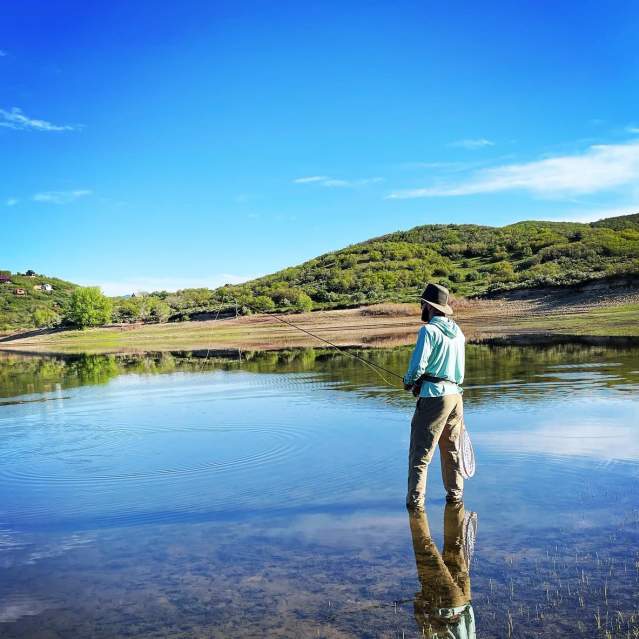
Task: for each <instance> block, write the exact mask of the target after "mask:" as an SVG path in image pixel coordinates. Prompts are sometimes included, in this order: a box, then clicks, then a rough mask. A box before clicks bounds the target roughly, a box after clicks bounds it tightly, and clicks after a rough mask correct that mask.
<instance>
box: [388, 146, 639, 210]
mask: <svg viewBox="0 0 639 639" xmlns="http://www.w3.org/2000/svg"><path fill="white" fill-rule="evenodd" d="M638 180H639V141H630V142H625V143H622V144H597V145H593V146H590V147H589V148H588V149H587V150H586V151H584V152H583V153H580V154H575V155H564V156H557V157H551V158H546V159H543V160H537V161H534V162H527V163H524V164H505V165H502V166H497V167H494V168H489V169H482V170H479V171H475V172H474V173H472V174H471V175H470V177H469V178H468V179H466V180H463V181H459V182H453V183H445V184H440V185H436V186H430V187H426V188H420V189H409V190H401V191H394V192H392V193H390V194H389V195H387V196H386V197H387V198H390V199H409V198H420V197H437V196H439V197H446V196H458V195H474V194H478V193H497V192H500V191H511V190H515V189H519V190H525V191H529V192H531V193H534V194H536V195H543V196H568V195H579V194H588V193H596V192H599V191H605V190H609V189H613V188H618V187H622V186H628V185H632V184H636V183H637V181H638Z"/></svg>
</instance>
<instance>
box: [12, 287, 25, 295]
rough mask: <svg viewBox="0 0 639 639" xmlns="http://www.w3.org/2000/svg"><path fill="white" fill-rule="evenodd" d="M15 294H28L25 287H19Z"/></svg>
mask: <svg viewBox="0 0 639 639" xmlns="http://www.w3.org/2000/svg"><path fill="white" fill-rule="evenodd" d="M15 294H16V295H26V294H27V292H26V291H25V290H24V289H23V288H17V289H16V290H15Z"/></svg>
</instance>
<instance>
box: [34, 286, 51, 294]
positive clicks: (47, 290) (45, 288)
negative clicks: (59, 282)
mask: <svg viewBox="0 0 639 639" xmlns="http://www.w3.org/2000/svg"><path fill="white" fill-rule="evenodd" d="M33 290H34V291H42V292H44V293H50V292H51V291H52V290H53V286H51V284H36V285H35V286H34V287H33Z"/></svg>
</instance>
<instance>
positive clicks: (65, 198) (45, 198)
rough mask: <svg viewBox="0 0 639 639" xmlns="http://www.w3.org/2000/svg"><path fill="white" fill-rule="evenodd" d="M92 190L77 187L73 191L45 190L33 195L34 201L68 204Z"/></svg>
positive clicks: (89, 193) (90, 192)
mask: <svg viewBox="0 0 639 639" xmlns="http://www.w3.org/2000/svg"><path fill="white" fill-rule="evenodd" d="M92 193H93V191H89V190H88V189H78V190H75V191H45V192H44V193H36V194H35V195H34V196H33V198H32V199H33V201H34V202H46V203H48V204H70V203H71V202H75V200H77V199H79V198H81V197H86V196H87V195H91V194H92Z"/></svg>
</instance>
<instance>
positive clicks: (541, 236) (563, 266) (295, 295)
mask: <svg viewBox="0 0 639 639" xmlns="http://www.w3.org/2000/svg"><path fill="white" fill-rule="evenodd" d="M622 274H639V214H634V215H625V216H621V217H614V218H608V219H604V220H600V221H598V222H592V223H588V224H585V223H578V222H518V223H516V224H510V225H508V226H503V227H499V228H496V227H490V226H479V225H475V224H428V225H425V226H417V227H415V228H413V229H411V230H409V231H398V232H396V233H390V234H388V235H383V236H381V237H377V238H373V239H371V240H368V241H366V242H361V243H359V244H354V245H352V246H348V247H346V248H344V249H342V250H339V251H335V252H332V253H327V254H325V255H321V256H320V257H317V258H315V259H312V260H309V261H308V262H305V263H303V264H301V265H299V266H295V267H292V268H287V269H284V270H283V271H279V272H277V273H274V274H272V275H267V276H265V277H261V278H258V279H256V280H253V281H250V282H247V283H245V284H242V285H237V286H226V287H222V288H221V289H218V290H217V291H215V295H214V297H215V299H217V300H219V301H222V300H223V299H228V297H234V298H235V299H237V300H238V302H239V303H240V304H241V303H242V302H245V303H247V304H251V305H252V306H256V303H255V300H258V303H257V306H258V308H260V307H261V308H263V309H264V310H268V309H270V308H278V309H286V308H300V309H301V308H304V307H309V304H312V307H313V308H330V307H338V306H349V305H353V304H368V303H376V302H381V301H416V299H417V296H418V295H419V294H420V293H421V291H422V287H423V285H424V282H426V281H436V282H439V283H441V284H443V285H444V286H447V287H448V288H449V289H450V290H451V291H452V292H453V293H455V294H456V295H457V296H477V295H484V294H487V293H495V292H501V291H507V290H512V289H517V288H533V287H540V286H557V285H560V286H561V285H571V284H577V283H580V282H585V281H588V280H593V279H597V278H603V277H609V276H617V275H622ZM309 298H310V300H309Z"/></svg>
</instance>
